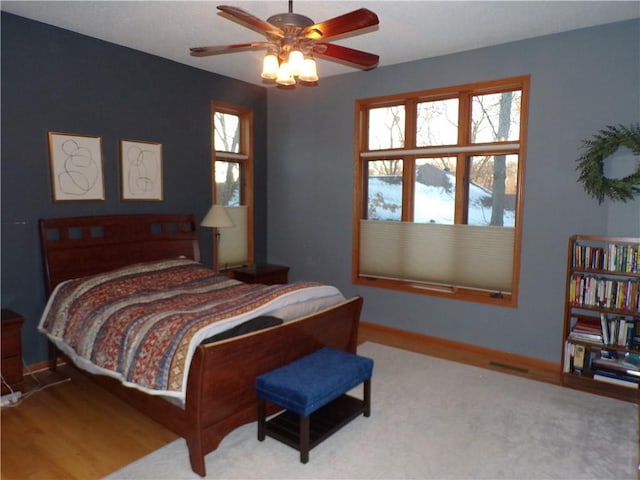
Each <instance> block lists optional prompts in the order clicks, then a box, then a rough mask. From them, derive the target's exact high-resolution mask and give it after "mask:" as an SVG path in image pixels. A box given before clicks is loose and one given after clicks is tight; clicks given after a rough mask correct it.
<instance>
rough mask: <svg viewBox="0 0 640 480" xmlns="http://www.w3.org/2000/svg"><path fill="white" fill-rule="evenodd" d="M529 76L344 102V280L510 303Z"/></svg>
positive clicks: (515, 267)
mask: <svg viewBox="0 0 640 480" xmlns="http://www.w3.org/2000/svg"><path fill="white" fill-rule="evenodd" d="M528 96H529V77H528V76H521V77H513V78H507V79H501V80H494V81H487V82H481V83H474V84H468V85H459V86H453V87H445V88H439V89H434V90H427V91H420V92H412V93H405V94H399V95H390V96H385V97H378V98H369V99H363V100H358V101H356V107H355V108H356V116H355V118H356V125H355V138H356V149H355V150H356V154H355V176H354V178H355V185H354V237H353V238H354V240H353V241H354V245H353V252H354V256H353V281H354V283H356V284H360V285H367V286H375V287H381V288H389V289H395V290H402V291H409V292H414V293H420V294H428V295H437V296H444V297H449V298H455V299H460V300H469V301H477V302H484V303H491V304H496V305H503V306H511V307H515V306H517V298H518V295H517V292H518V279H519V266H520V244H521V240H520V239H521V230H522V229H521V224H522V220H521V219H522V205H523V202H524V197H523V191H524V190H523V180H524V170H525V169H524V167H525V151H526V149H525V146H526V142H525V140H526V124H527V108H528Z"/></svg>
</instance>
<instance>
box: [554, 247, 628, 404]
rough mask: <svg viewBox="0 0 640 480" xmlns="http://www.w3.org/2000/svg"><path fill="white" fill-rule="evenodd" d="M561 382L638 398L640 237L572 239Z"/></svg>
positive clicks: (602, 393) (603, 393)
mask: <svg viewBox="0 0 640 480" xmlns="http://www.w3.org/2000/svg"><path fill="white" fill-rule="evenodd" d="M563 343H564V349H563V353H562V367H563V373H562V380H563V384H564V385H566V386H568V387H573V388H577V389H580V390H585V391H589V392H592V393H598V394H601V395H606V396H610V397H614V398H618V399H621V400H628V401H633V402H640V389H639V387H640V238H633V237H631V238H630V237H601V236H592V235H574V236H573V237H571V238H570V239H569V251H568V263H567V279H566V300H565V313H564V328H563Z"/></svg>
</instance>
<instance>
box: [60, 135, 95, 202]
mask: <svg viewBox="0 0 640 480" xmlns="http://www.w3.org/2000/svg"><path fill="white" fill-rule="evenodd" d="M49 157H50V162H51V186H52V193H53V200H54V201H55V202H58V201H68V200H104V198H105V197H104V180H103V173H102V138H101V137H93V136H90V135H78V134H68V133H58V132H49Z"/></svg>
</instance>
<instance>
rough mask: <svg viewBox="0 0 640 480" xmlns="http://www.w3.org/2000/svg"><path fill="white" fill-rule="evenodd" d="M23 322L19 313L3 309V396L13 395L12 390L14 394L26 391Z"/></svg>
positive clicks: (1, 337)
mask: <svg viewBox="0 0 640 480" xmlns="http://www.w3.org/2000/svg"><path fill="white" fill-rule="evenodd" d="M23 322H24V319H23V318H22V317H21V316H20V315H18V314H17V313H15V312H13V311H11V310H6V309H4V308H3V309H2V330H1V331H0V339H1V345H0V348H1V350H0V355H1V357H2V358H1V360H0V361H1V370H2V395H6V394H8V393H11V390H13V391H14V392H22V391H24V379H23V375H22V323H23ZM5 382H6V383H5ZM7 384H8V385H7ZM9 387H11V389H9Z"/></svg>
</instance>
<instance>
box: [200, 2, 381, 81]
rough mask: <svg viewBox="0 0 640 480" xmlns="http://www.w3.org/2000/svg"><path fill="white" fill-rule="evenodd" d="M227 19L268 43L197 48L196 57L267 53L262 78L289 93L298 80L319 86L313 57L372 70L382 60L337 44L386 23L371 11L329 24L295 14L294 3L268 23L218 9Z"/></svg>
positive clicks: (235, 9) (228, 8) (240, 12)
mask: <svg viewBox="0 0 640 480" xmlns="http://www.w3.org/2000/svg"><path fill="white" fill-rule="evenodd" d="M217 8H218V10H220V11H222V12H223V13H224V16H225V17H228V18H229V19H230V20H233V21H235V22H237V23H240V24H241V25H243V26H245V27H248V28H250V29H252V30H255V31H257V32H259V33H262V34H263V35H264V36H265V37H266V41H262V42H249V43H237V44H232V45H218V46H215V45H213V46H207V47H194V48H191V49H190V50H191V55H193V56H195V57H207V56H210V55H220V54H223V53H233V52H244V51H250V50H262V49H267V53H266V55H265V56H264V59H263V62H262V72H261V73H260V76H261V77H262V78H263V79H265V80H266V82H264V83H272V82H273V83H276V84H277V86H278V87H280V88H285V89H293V88H295V85H296V82H297V81H298V82H299V83H301V84H303V85H307V86H314V85H317V84H318V71H317V67H316V62H315V60H314V58H313V53H315V54H317V55H319V56H321V57H322V58H323V59H327V60H333V61H337V62H340V63H344V64H347V65H351V66H353V67H355V68H360V69H363V70H371V69H373V68H376V67H377V66H378V62H379V57H378V55H374V54H371V53H367V52H362V51H360V50H355V49H353V48H349V47H344V46H340V45H334V44H332V43H327V42H331V41H332V40H334V39H338V38H341V37H343V36H344V35H347V34H348V35H352V34H355V35H359V34H360V33H366V32H367V31H369V30H370V28H371V27H377V26H378V25H379V23H380V21H379V19H378V16H377V15H376V14H375V13H373V12H372V11H371V10H368V9H366V8H359V9H357V10H353V11H352V12H348V13H345V14H342V15H338V16H337V17H333V18H330V19H328V20H325V21H323V22H319V23H315V22H314V21H313V20H312V19H311V18H309V17H306V16H304V15H300V14H298V13H294V12H293V0H289V11H288V12H287V13H280V14H276V15H272V16H270V17H269V18H267V20H266V21H265V20H262V19H260V18H258V17H256V16H255V15H253V14H251V13H249V12H246V11H244V10H242V9H241V8H238V7H233V6H229V5H218V7H217Z"/></svg>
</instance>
